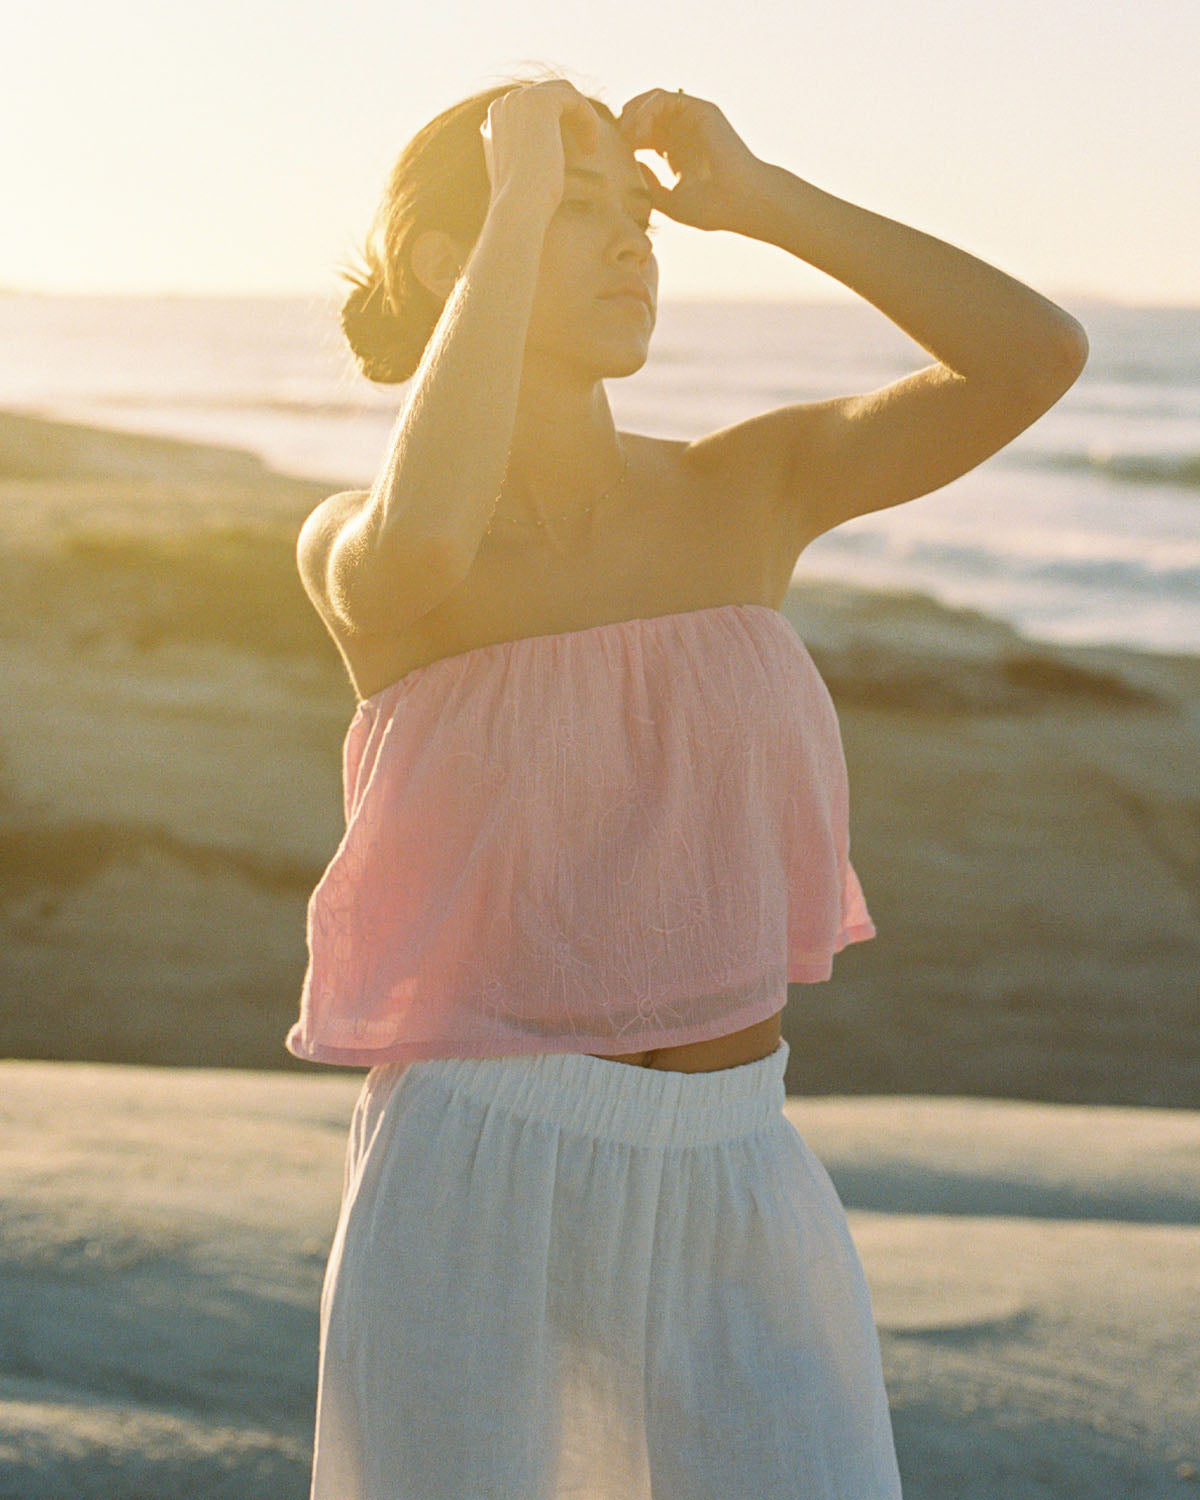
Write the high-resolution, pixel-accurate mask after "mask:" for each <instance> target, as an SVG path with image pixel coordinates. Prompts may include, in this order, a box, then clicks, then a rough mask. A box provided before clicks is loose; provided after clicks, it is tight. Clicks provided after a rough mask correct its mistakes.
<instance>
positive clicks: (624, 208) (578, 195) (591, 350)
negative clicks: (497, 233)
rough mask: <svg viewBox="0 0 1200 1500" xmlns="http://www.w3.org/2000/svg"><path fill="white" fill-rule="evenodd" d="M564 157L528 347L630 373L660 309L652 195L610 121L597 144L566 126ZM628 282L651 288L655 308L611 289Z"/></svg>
mask: <svg viewBox="0 0 1200 1500" xmlns="http://www.w3.org/2000/svg"><path fill="white" fill-rule="evenodd" d="M564 155H565V158H566V160H565V177H564V185H563V196H562V202H561V203H560V204H559V205H558V207H557V208H556V209H555V211H554V213H553V215H552V217H551V219H550V222H549V224H548V226H547V229H546V234H545V238H544V240H543V242H542V259H541V267H540V270H539V274H538V284H537V290H536V292H535V295H534V302H533V308H532V310H531V314H530V320H529V337H528V342H527V346H526V347H527V351H532V350H537V351H538V352H540V353H544V354H548V355H550V356H551V357H553V358H555V359H558V360H564V361H566V362H568V363H571V364H573V365H576V366H578V367H580V369H581V370H584V371H590V375H588V376H587V377H586V378H591V379H600V378H602V377H604V376H619V375H632V374H633V373H634V372H635V371H637V370H639V369H641V367H642V365H644V364H645V362H646V356H647V353H648V351H649V346H650V335H651V333H652V332H653V329H654V324H655V319H656V316H657V311H658V262H657V261H656V259H655V257H654V249H653V245H652V242H651V239H650V234H649V233H648V232H647V222H648V220H649V218H650V195H649V193H648V192H647V191H646V186H645V184H644V183H643V181H642V178H641V175H640V173H639V171H638V164H637V159H636V158H635V156H634V154H633V151H632V150H631V149H630V147H629V144H628V142H627V141H626V140H625V139H624V137H623V136H622V135H621V133H620V132H619V131H618V130H617V128H616V126H614V125H610V124H609V123H608V122H607V121H604V120H602V121H601V129H600V140H599V144H598V146H597V148H596V150H595V151H591V152H584V151H583V150H581V149H580V147H579V145H578V144H577V143H576V141H575V139H574V132H573V131H572V132H568V133H565V135H564ZM651 232H652V231H651ZM628 283H634V284H636V285H638V286H640V287H642V288H644V289H645V291H646V293H647V294H648V298H649V306H648V307H644V306H642V304H641V303H639V302H637V301H635V300H633V299H631V298H628V297H613V296H610V295H607V294H609V293H611V292H613V291H614V290H615V289H616V288H618V287H620V286H622V285H625V284H628Z"/></svg>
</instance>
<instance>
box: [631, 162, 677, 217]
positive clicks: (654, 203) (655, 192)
mask: <svg viewBox="0 0 1200 1500" xmlns="http://www.w3.org/2000/svg"><path fill="white" fill-rule="evenodd" d="M637 168H638V171H639V172H640V173H641V174H642V181H643V182H644V183H645V184H646V187H647V189H648V190H649V193H650V206H651V207H652V208H657V209H658V210H659V211H660V212H664V211H665V210H666V206H667V204H668V203H669V202H670V199H671V194H670V191H669V189H667V188H666V187H664V186H663V184H662V183H661V182H659V180H658V178H657V177H656V176H655V175H654V172H653V171H652V170H651V168H650V167H648V166H647V165H646V163H645V162H644V161H640V162H638V164H637Z"/></svg>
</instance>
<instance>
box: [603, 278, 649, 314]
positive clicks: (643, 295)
mask: <svg viewBox="0 0 1200 1500" xmlns="http://www.w3.org/2000/svg"><path fill="white" fill-rule="evenodd" d="M601 295H602V296H603V297H604V298H605V299H608V298H610V297H636V298H637V300H638V301H639V302H640V303H641V304H642V306H643V307H644V308H645V309H646V311H647V312H653V311H654V308H653V306H652V304H651V302H650V293H649V292H648V291H647V290H646V288H645V287H644V286H640V285H638V284H636V283H634V282H627V283H626V284H625V285H624V286H618V287H614V288H613V290H612V291H611V292H604V293H602V294H601Z"/></svg>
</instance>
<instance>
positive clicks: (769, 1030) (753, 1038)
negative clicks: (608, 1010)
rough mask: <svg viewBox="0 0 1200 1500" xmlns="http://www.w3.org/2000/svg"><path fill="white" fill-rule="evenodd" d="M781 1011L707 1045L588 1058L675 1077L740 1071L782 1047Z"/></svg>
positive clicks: (660, 1048)
mask: <svg viewBox="0 0 1200 1500" xmlns="http://www.w3.org/2000/svg"><path fill="white" fill-rule="evenodd" d="M782 1015H783V1012H782V1011H778V1012H776V1014H775V1015H773V1016H768V1017H767V1019H766V1020H765V1021H757V1022H755V1024H754V1025H753V1026H746V1027H743V1029H742V1030H741V1031H731V1032H729V1033H728V1035H726V1036H715V1037H711V1038H710V1039H709V1040H708V1041H706V1042H684V1043H683V1045H682V1046H679V1047H658V1048H655V1049H654V1050H652V1051H650V1052H589V1053H587V1054H586V1055H587V1056H588V1057H599V1058H603V1059H604V1061H605V1062H623V1063H631V1064H632V1065H633V1066H634V1067H637V1068H664V1069H666V1070H667V1071H668V1072H673V1073H713V1072H716V1070H717V1069H718V1068H740V1067H742V1066H744V1065H745V1064H746V1063H752V1062H758V1061H759V1060H760V1059H761V1058H764V1057H770V1055H771V1053H772V1052H774V1051H776V1049H777V1048H778V1046H779V1039H780V1036H781V1035H782V1026H781V1018H782Z"/></svg>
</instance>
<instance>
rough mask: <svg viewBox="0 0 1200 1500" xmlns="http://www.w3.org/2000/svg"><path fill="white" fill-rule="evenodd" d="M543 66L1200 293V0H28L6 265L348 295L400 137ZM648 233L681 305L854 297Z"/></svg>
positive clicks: (5, 133)
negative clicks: (723, 0)
mask: <svg viewBox="0 0 1200 1500" xmlns="http://www.w3.org/2000/svg"><path fill="white" fill-rule="evenodd" d="M532 67H539V68H551V69H554V70H555V71H557V72H560V73H562V74H563V75H564V76H566V77H567V78H568V79H569V80H570V81H571V82H572V83H573V84H574V85H575V86H576V87H577V88H579V89H580V90H581V91H582V92H584V93H587V94H592V95H595V96H596V97H599V98H601V99H603V100H604V101H605V102H606V103H607V104H609V106H610V107H611V108H612V109H613V111H614V113H617V112H619V110H620V107H621V105H622V104H623V103H624V101H625V100H626V99H627V98H630V97H632V96H633V95H634V94H639V93H642V92H644V91H646V90H648V89H652V88H659V87H661V88H666V89H672V90H673V89H675V88H683V89H684V90H685V92H686V93H688V94H690V95H693V96H695V97H699V98H703V99H708V100H711V101H712V102H714V103H716V104H717V105H718V106H719V107H720V108H721V110H722V112H723V113H724V115H725V117H726V119H727V120H728V121H729V122H730V124H731V125H732V126H733V127H734V129H735V130H736V131H737V132H738V134H739V135H740V136H741V138H742V139H743V141H745V143H746V145H747V146H748V147H749V148H750V150H751V151H753V153H754V154H755V155H756V156H758V157H760V158H761V159H763V160H764V161H768V162H771V163H773V164H775V165H779V166H782V167H785V168H787V170H788V171H790V172H792V173H794V174H795V175H796V176H798V177H800V178H802V179H804V180H805V181H808V182H811V183H813V184H815V185H816V186H817V187H819V188H821V189H822V190H823V191H824V192H827V193H832V194H834V195H835V196H837V197H839V198H842V199H845V200H847V201H849V202H852V203H854V204H857V205H859V206H861V207H863V208H867V209H870V210H872V211H873V212H875V213H880V214H883V215H885V216H887V217H888V218H892V219H896V220H899V221H900V222H902V223H905V224H910V225H912V226H914V227H915V228H918V229H921V230H923V231H925V232H926V233H929V234H933V235H936V236H937V237H938V238H940V239H943V240H946V241H948V242H949V243H951V244H953V245H956V246H958V247H959V248H961V249H964V250H967V251H969V252H970V253H972V254H973V255H976V256H979V257H980V258H981V259H983V260H985V261H988V262H990V263H991V264H993V265H996V266H998V267H999V268H1000V269H1001V270H1004V271H1006V272H1008V273H1009V274H1010V275H1013V276H1015V277H1017V278H1018V279H1020V280H1021V281H1024V282H1026V283H1028V284H1029V285H1031V286H1033V287H1035V288H1036V289H1037V290H1038V291H1040V292H1042V293H1043V294H1045V295H1047V296H1049V297H1052V298H1054V299H1055V300H1057V301H1058V302H1060V303H1061V304H1062V305H1063V306H1064V307H1066V308H1067V309H1068V310H1070V308H1071V306H1072V301H1073V300H1075V299H1091V298H1103V299H1108V300H1113V301H1117V302H1122V303H1129V304H1139V303H1159V304H1192V305H1195V304H1200V252H1198V250H1197V246H1198V245H1200V172H1197V171H1196V169H1195V160H1196V145H1197V142H1198V141H1200V89H1197V88H1196V82H1195V81H1196V77H1197V74H1198V73H1200V6H1197V5H1196V4H1195V0H1140V3H1135V0H1120V3H1114V0H1107V3H1106V0H1070V3H1067V0H1004V4H1002V5H1001V4H997V3H995V0H987V3H986V4H985V3H980V0H905V3H903V4H901V3H898V0H858V3H856V4H854V5H834V4H829V3H822V4H820V5H806V4H802V3H796V0H741V3H737V4H732V5H730V4H724V5H719V4H716V3H713V0H671V3H661V0H636V3H635V0H608V3H606V4H604V5H603V6H587V7H585V6H583V5H579V4H573V3H570V0H555V3H553V4H548V3H544V0H508V3H506V4H503V5H497V4H495V3H494V0H490V3H482V4H464V3H461V0H437V3H422V4H419V5H410V4H406V3H403V0H387V3H384V0H340V3H339V4H337V5H336V6H335V5H333V4H332V3H330V0H322V3H318V0H288V3H286V4H284V3H275V4H271V3H267V0H236V3H233V0H204V3H202V4H194V5H187V6H184V5H180V4H179V3H177V0H165V3H164V0H153V3H151V0H137V3H134V0H108V3H106V4H104V5H96V4H95V3H94V0H87V3H84V0H68V3H55V0H17V3H16V5H15V6H13V5H12V4H11V3H10V6H9V7H8V8H6V24H5V46H4V56H3V59H2V60H0V139H3V140H4V141H5V142H6V148H5V150H4V152H3V153H2V154H0V216H2V219H0V222H2V220H3V219H6V220H7V223H6V224H3V232H2V233H0V289H5V290H31V291H44V292H120V293H129V292H132V293H153V294H162V293H181V294H187V293H234V294H236V293H247V294H264V293H267V294H270V293H277V294H281V295H283V294H288V295H311V294H313V293H317V294H321V295H336V294H339V293H340V292H341V290H342V286H343V284H342V282H341V281H340V280H339V279H338V277H337V273H336V266H337V264H338V263H339V262H340V261H341V260H343V259H344V258H346V257H347V256H348V255H351V254H353V253H354V251H355V249H356V247H357V246H358V245H359V244H361V242H362V239H363V236H364V235H365V232H366V229H367V226H368V224H369V221H370V218H371V214H372V213H373V211H374V208H375V205H376V203H377V201H378V199H379V196H380V194H381V191H382V188H383V185H384V182H385V180H386V177H387V174H388V171H389V169H390V167H391V164H392V162H393V161H394V160H395V158H396V156H397V155H398V153H399V151H400V150H401V148H402V147H403V145H404V143H405V142H406V141H407V140H408V139H409V138H410V137H411V136H412V135H413V134H414V133H415V132H416V131H417V130H418V129H420V127H421V126H422V125H424V124H425V123H426V121H428V120H429V119H430V118H432V117H433V116H434V115H436V114H438V113H439V112H440V111H441V110H442V109H444V108H446V107H447V106H448V105H450V104H452V103H454V102H455V101H456V100H458V99H460V98H462V97H464V96H465V95H467V94H470V93H473V92H475V91H477V90H479V89H482V88H486V87H489V86H491V85H494V84H496V83H499V82H501V81H502V80H503V79H505V78H506V77H508V76H510V75H511V74H514V73H517V74H522V73H527V72H528V70H529V69H530V68H532ZM641 156H642V159H643V160H645V161H647V162H649V163H650V164H651V165H652V166H654V167H655V168H656V170H657V173H658V176H659V178H660V180H662V181H664V182H665V183H667V184H668V185H669V184H670V183H671V182H672V181H673V177H672V174H671V172H670V169H669V168H668V167H667V165H666V163H665V162H664V161H663V160H662V159H661V158H658V157H656V156H655V155H654V154H653V153H647V152H643V153H641ZM655 251H656V254H657V256H658V260H659V267H660V297H661V299H662V300H663V301H666V300H668V299H670V298H671V297H672V296H677V297H680V298H684V297H687V298H691V297H706V296H725V297H734V298H766V299H795V300H800V301H826V302H828V301H834V302H837V301H853V300H855V298H856V295H857V294H856V293H855V292H854V291H853V289H849V288H846V287H844V286H843V285H842V284H841V283H840V282H839V281H838V280H837V279H836V278H834V277H832V276H829V275H827V274H826V273H824V272H822V271H819V270H817V269H815V268H814V267H812V266H809V265H807V264H805V263H804V262H803V261H802V260H801V259H799V258H798V257H796V256H794V255H792V254H789V253H788V252H787V251H784V250H781V249H779V248H778V247H776V246H773V245H766V244H762V243H760V242H758V241H755V240H752V239H749V238H747V237H745V236H742V235H738V234H736V233H733V232H730V231H724V230H720V231H712V232H706V231H702V230H697V229H693V228H690V227H687V226H683V225H676V224H673V223H671V222H670V221H669V220H668V219H663V220H662V221H661V228H660V230H659V233H658V234H657V236H656V239H655Z"/></svg>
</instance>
